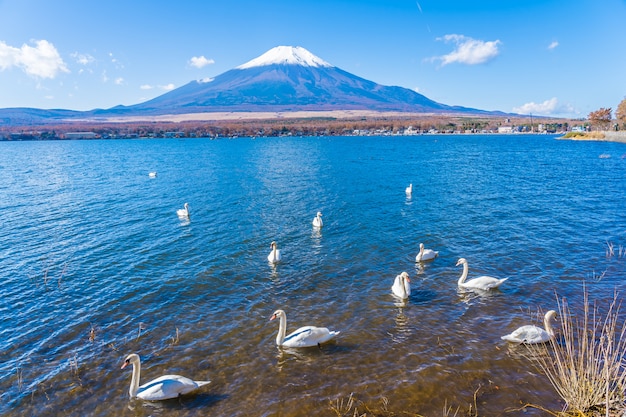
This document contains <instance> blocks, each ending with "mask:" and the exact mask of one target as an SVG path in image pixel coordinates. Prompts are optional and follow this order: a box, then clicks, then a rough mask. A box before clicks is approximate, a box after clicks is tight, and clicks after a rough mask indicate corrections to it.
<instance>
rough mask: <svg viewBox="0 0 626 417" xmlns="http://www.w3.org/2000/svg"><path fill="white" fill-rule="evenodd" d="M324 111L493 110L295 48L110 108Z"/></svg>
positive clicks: (272, 52) (147, 111)
mask: <svg viewBox="0 0 626 417" xmlns="http://www.w3.org/2000/svg"><path fill="white" fill-rule="evenodd" d="M329 110H370V111H380V112H384V111H396V112H411V113H472V114H493V113H492V112H487V111H482V110H477V109H470V108H465V107H459V106H448V105H445V104H441V103H437V102H436V101H433V100H430V99H429V98H427V97H425V96H423V95H422V94H419V93H417V92H415V91H413V90H410V89H407V88H402V87H388V86H383V85H380V84H377V83H375V82H373V81H369V80H366V79H364V78H361V77H358V76H356V75H353V74H351V73H349V72H346V71H344V70H342V69H340V68H338V67H335V66H333V65H331V64H329V63H328V62H326V61H324V60H323V59H321V58H319V57H317V56H315V55H314V54H312V53H311V52H309V51H308V50H306V49H304V48H302V47H299V46H296V47H292V46H277V47H275V48H272V49H270V50H269V51H267V52H266V53H264V54H263V55H261V56H259V57H257V58H255V59H252V60H251V61H248V62H247V63H245V64H243V65H239V66H238V67H235V68H234V69H231V70H229V71H226V72H224V73H222V74H220V75H218V76H216V77H215V78H213V79H210V80H206V81H192V82H190V83H188V84H186V85H184V86H182V87H179V88H177V89H175V90H172V91H170V92H168V93H165V94H163V95H161V96H158V97H156V98H154V99H152V100H149V101H146V102H143V103H140V104H136V105H132V106H126V107H125V106H117V107H114V108H112V109H110V110H109V111H112V112H115V113H117V115H123V114H133V115H135V114H143V115H161V114H181V113H202V112H223V111H228V112H238V111H241V112H244V111H245V112H255V111H264V112H268V111H270V112H288V111H329Z"/></svg>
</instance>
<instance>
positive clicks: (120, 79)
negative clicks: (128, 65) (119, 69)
mask: <svg viewBox="0 0 626 417" xmlns="http://www.w3.org/2000/svg"><path fill="white" fill-rule="evenodd" d="M114 82H115V84H117V85H122V84H124V79H123V78H122V77H117V78H116V79H115V81H114Z"/></svg>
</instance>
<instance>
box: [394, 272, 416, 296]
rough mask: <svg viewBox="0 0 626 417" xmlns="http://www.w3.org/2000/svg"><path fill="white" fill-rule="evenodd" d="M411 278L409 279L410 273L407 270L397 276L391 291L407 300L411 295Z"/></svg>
mask: <svg viewBox="0 0 626 417" xmlns="http://www.w3.org/2000/svg"><path fill="white" fill-rule="evenodd" d="M410 282H411V280H410V279H409V274H408V273H406V272H403V273H401V274H400V275H398V276H396V279H395V280H394V282H393V285H392V286H391V292H393V295H395V296H396V297H398V298H400V299H402V300H406V299H407V298H409V296H410V295H411V284H410Z"/></svg>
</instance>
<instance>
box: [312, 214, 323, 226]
mask: <svg viewBox="0 0 626 417" xmlns="http://www.w3.org/2000/svg"><path fill="white" fill-rule="evenodd" d="M322 226H324V222H323V221H322V212H321V211H318V212H317V215H316V216H315V217H314V218H313V227H322Z"/></svg>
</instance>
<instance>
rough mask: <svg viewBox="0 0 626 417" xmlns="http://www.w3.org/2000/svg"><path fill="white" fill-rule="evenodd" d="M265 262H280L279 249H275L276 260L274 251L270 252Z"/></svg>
mask: <svg viewBox="0 0 626 417" xmlns="http://www.w3.org/2000/svg"><path fill="white" fill-rule="evenodd" d="M267 260H268V261H270V262H278V261H280V249H276V258H274V251H273V250H272V251H271V252H270V254H269V255H267Z"/></svg>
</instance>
